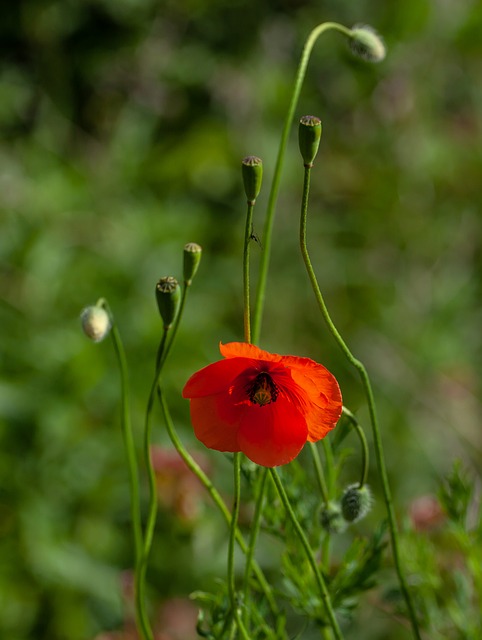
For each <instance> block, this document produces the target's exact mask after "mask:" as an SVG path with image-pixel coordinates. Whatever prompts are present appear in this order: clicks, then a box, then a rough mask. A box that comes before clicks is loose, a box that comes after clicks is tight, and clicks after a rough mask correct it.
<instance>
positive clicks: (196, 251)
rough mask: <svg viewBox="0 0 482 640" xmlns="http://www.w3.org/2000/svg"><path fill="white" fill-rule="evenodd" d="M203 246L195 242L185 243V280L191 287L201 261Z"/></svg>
mask: <svg viewBox="0 0 482 640" xmlns="http://www.w3.org/2000/svg"><path fill="white" fill-rule="evenodd" d="M201 255H202V247H201V246H200V245H198V244H196V243H195V242H188V243H187V244H186V245H184V272H183V277H184V282H185V283H186V284H187V286H188V287H189V286H190V285H191V282H192V279H193V278H194V276H195V275H196V272H197V270H198V267H199V263H200V262H201Z"/></svg>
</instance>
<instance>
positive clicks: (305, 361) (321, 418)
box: [283, 356, 342, 442]
mask: <svg viewBox="0 0 482 640" xmlns="http://www.w3.org/2000/svg"><path fill="white" fill-rule="evenodd" d="M283 364H285V365H286V366H287V367H289V368H290V369H291V376H292V378H293V381H294V382H295V383H296V385H297V386H298V387H299V388H300V389H301V390H302V391H303V393H304V395H305V402H306V403H307V406H306V407H305V418H306V422H307V425H308V440H309V441H310V442H317V441H318V440H320V439H321V438H323V437H324V436H325V435H326V434H327V433H328V432H329V431H330V430H331V429H333V428H334V427H335V425H336V423H337V422H338V420H339V418H340V415H341V410H342V398H341V392H340V387H339V386H338V382H337V381H336V378H335V376H334V375H333V374H331V373H330V372H329V371H328V369H326V368H325V367H323V366H322V365H321V364H318V363H317V362H315V361H314V360H311V359H310V358H297V357H294V356H286V357H285V358H283Z"/></svg>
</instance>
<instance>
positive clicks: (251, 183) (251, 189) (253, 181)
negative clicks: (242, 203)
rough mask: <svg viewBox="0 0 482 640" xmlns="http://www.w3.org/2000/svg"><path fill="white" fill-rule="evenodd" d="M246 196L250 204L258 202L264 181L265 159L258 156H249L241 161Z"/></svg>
mask: <svg viewBox="0 0 482 640" xmlns="http://www.w3.org/2000/svg"><path fill="white" fill-rule="evenodd" d="M241 169H242V172H243V183H244V191H245V193H246V198H247V199H248V202H249V203H250V204H254V203H255V202H256V198H257V197H258V195H259V192H260V191H261V183H262V181H263V161H262V160H261V158H258V157H256V156H247V157H246V158H244V160H243V161H242V163H241Z"/></svg>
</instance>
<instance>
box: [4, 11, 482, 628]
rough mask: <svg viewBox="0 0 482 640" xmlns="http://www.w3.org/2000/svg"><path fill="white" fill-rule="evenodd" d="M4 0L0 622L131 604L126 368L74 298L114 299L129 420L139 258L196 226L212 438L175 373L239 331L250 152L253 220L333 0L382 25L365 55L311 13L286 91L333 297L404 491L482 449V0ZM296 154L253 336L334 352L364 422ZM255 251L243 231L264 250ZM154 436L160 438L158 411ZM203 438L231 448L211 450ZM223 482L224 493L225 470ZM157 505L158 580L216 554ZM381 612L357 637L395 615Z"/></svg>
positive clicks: (140, 331) (193, 317)
mask: <svg viewBox="0 0 482 640" xmlns="http://www.w3.org/2000/svg"><path fill="white" fill-rule="evenodd" d="M9 4H10V6H9V7H8V9H7V8H6V9H5V13H4V16H3V18H2V21H1V23H0V34H1V42H0V48H1V61H0V128H1V132H2V135H1V140H2V142H1V147H0V167H1V168H0V252H1V270H0V298H1V300H0V322H1V328H2V331H1V338H0V358H1V374H2V375H1V384H0V611H1V615H0V637H1V638H6V639H8V640H27V639H28V640H43V639H44V638H45V639H47V638H49V640H56V639H59V640H63V639H68V640H70V639H72V640H84V639H87V640H88V639H90V638H93V637H95V636H96V634H98V633H100V632H101V631H105V630H108V629H116V628H120V627H121V626H122V624H123V619H124V616H125V611H124V610H123V605H122V595H121V591H122V588H121V585H122V584H123V582H122V581H123V577H122V576H124V577H125V573H124V572H125V571H126V570H127V569H129V567H131V565H132V550H131V533H130V527H129V515H128V514H129V498H128V485H127V474H126V468H125V461H124V451H123V448H122V440H121V433H120V429H119V392H118V373H117V370H116V367H115V358H114V354H113V350H112V348H111V344H110V342H109V341H106V342H104V343H102V344H100V345H93V344H92V343H90V342H89V341H88V340H86V338H85V336H83V334H82V333H81V331H80V323H79V313H80V311H81V309H82V308H83V307H84V306H85V305H88V304H94V303H95V301H96V300H97V299H98V298H99V297H101V296H105V297H107V298H108V300H109V302H110V305H111V307H112V309H113V311H114V314H115V316H116V319H117V323H118V325H119V328H120V330H121V332H122V335H123V338H124V341H125V346H126V349H127V352H128V360H129V366H130V374H131V383H132V397H133V417H134V424H135V425H136V427H135V428H136V434H137V436H139V435H140V430H141V425H142V417H143V411H144V407H145V403H146V400H147V395H148V390H149V386H150V383H151V376H152V373H153V367H154V358H155V351H156V348H157V343H158V340H159V337H160V330H161V324H160V320H159V318H158V315H157V310H156V306H155V299H154V286H155V283H156V281H157V279H158V278H159V277H161V276H163V275H170V274H172V275H178V276H181V263H182V248H183V245H184V244H185V243H186V242H189V241H194V242H198V243H199V244H201V245H202V246H203V249H204V253H203V261H202V264H201V268H200V271H199V273H198V276H197V278H196V280H195V283H194V286H193V291H192V295H191V297H190V300H189V303H188V310H187V313H186V317H185V321H184V324H183V326H182V328H181V331H180V335H179V341H178V343H177V345H176V347H175V349H174V350H173V353H172V358H171V361H170V366H169V367H168V373H167V374H166V384H167V386H168V389H169V392H170V397H171V404H172V411H173V414H174V417H175V418H176V422H177V424H178V427H179V429H180V431H181V434H182V436H183V438H184V440H185V441H187V442H191V443H192V446H193V448H194V449H197V450H201V448H202V447H201V446H200V445H196V444H195V443H194V442H192V436H191V432H190V426H189V419H188V408H187V404H186V402H185V401H183V400H182V399H181V397H180V390H181V388H182V385H183V384H184V382H185V380H186V379H187V378H188V376H189V375H190V374H191V373H192V372H193V371H194V370H196V369H198V368H200V367H201V366H204V365H206V364H207V363H209V362H212V361H214V360H216V359H218V357H219V356H218V347H217V345H218V342H219V341H220V340H221V341H223V342H227V341H231V340H240V339H242V287H241V256H242V233H243V227H244V215H245V203H244V198H243V194H242V188H241V180H240V160H241V158H243V157H244V156H245V155H248V154H255V155H258V156H261V157H262V158H263V161H264V167H265V183H264V189H263V193H262V195H261V197H260V199H259V201H258V202H259V205H258V207H257V209H256V211H255V230H256V232H257V233H258V235H260V236H261V234H262V228H263V216H264V210H265V205H266V199H267V193H268V186H269V180H270V177H271V175H272V171H273V166H274V160H275V157H276V151H277V145H278V141H279V136H280V133H281V127H282V123H283V119H284V116H285V113H286V109H287V105H288V102H289V97H290V92H291V88H292V82H293V78H294V74H295V70H296V67H297V64H298V60H299V56H300V52H301V49H302V46H303V42H304V40H305V38H306V36H307V34H308V33H309V31H310V30H311V29H312V28H313V27H314V26H315V25H316V24H318V23H319V22H322V21H324V20H336V21H338V22H342V23H344V24H347V26H352V25H353V24H355V23H360V22H361V23H369V24H371V25H373V26H374V27H375V28H376V29H377V30H378V31H379V32H380V33H381V34H382V35H383V36H384V39H385V42H386V45H387V49H388V56H387V58H386V60H385V61H384V62H383V63H381V64H380V65H376V66H371V65H368V64H366V63H364V62H362V61H360V60H357V59H354V58H353V56H352V55H351V54H350V52H349V51H348V49H347V47H346V44H345V43H344V42H343V39H342V38H341V36H339V35H337V34H334V33H330V34H328V35H326V36H324V37H322V39H321V40H320V41H319V43H318V44H317V46H316V47H315V50H314V54H313V57H312V60H311V63H310V66H309V69H308V73H307V79H306V84H305V87H304V89H303V92H302V95H301V99H300V104H299V108H298V114H297V115H299V116H301V115H304V114H307V113H310V114H314V115H317V116H319V117H320V118H321V119H322V121H323V126H324V133H323V138H322V144H321V148H320V153H319V159H318V162H317V164H316V165H315V169H314V171H313V182H312V198H311V204H310V214H309V244H310V247H311V251H312V255H313V261H314V265H315V268H316V271H317V273H318V276H319V280H320V283H321V286H322V289H323V291H324V292H325V296H326V300H327V303H328V306H329V308H330V310H331V312H332V316H333V318H334V319H335V321H336V323H337V325H338V327H339V329H340V331H341V332H342V334H343V335H344V336H345V338H346V340H347V342H348V343H349V344H350V345H351V347H352V349H353V351H354V352H355V354H357V355H358V356H359V357H360V358H361V359H363V360H364V362H365V363H366V365H367V367H368V369H369V371H370V374H371V376H372V381H373V384H374V388H375V393H376V397H377V401H378V407H379V412H380V418H381V425H382V428H383V432H384V442H385V445H386V455H387V460H388V464H389V474H390V479H391V482H392V486H393V489H394V494H395V497H396V500H397V514H398V515H399V518H400V519H403V518H404V517H405V515H406V513H407V511H408V507H409V504H410V502H411V501H412V500H413V499H415V498H416V497H418V496H420V495H424V494H427V493H431V492H433V491H434V487H435V485H436V483H437V482H438V481H439V479H440V477H441V476H443V475H444V474H445V473H446V472H447V470H448V469H449V468H450V466H451V463H452V460H453V459H454V458H461V459H463V460H464V461H465V464H466V465H467V466H468V467H469V468H472V469H474V470H476V469H477V468H478V467H480V463H481V453H482V443H481V438H480V418H481V403H480V391H481V388H480V376H479V373H480V361H481V355H482V354H481V335H482V332H481V326H482V307H481V303H480V301H481V283H482V280H481V268H482V264H481V261H482V258H481V256H482V251H481V237H482V224H481V207H480V203H481V195H480V185H481V176H482V144H481V142H482V141H481V127H482V116H481V114H482V73H481V70H482V65H481V62H482V37H481V33H482V8H481V5H480V3H479V2H476V1H475V0H473V1H472V0H446V1H442V0H432V1H428V0H404V2H400V3H389V2H382V1H381V0H378V1H377V0H360V1H358V2H356V3H354V2H349V1H348V0H345V1H343V0H341V1H340V0H318V1H317V2H314V1H313V0H279V1H278V2H276V1H275V0H269V1H266V2H263V3H260V2H259V1H258V0H231V1H230V2H226V0H160V1H157V2H156V1H154V0H83V1H79V0H24V1H19V2H12V3H9ZM301 181H302V166H301V163H300V160H299V157H298V150H297V142H296V135H295V129H294V130H293V135H292V136H291V138H290V143H289V149H288V156H287V161H286V164H285V170H284V174H283V183H282V188H281V193H280V198H279V206H278V210H277V219H276V225H275V236H274V247H273V249H274V250H273V256H272V271H271V278H270V281H269V287H268V292H267V307H266V314H265V319H264V324H263V332H262V339H261V344H260V346H262V347H263V348H266V349H268V350H272V351H275V352H278V353H293V354H297V355H304V356H305V355H306V356H310V357H312V358H314V359H316V360H318V361H321V362H323V363H324V364H325V365H326V366H327V367H328V368H329V369H330V370H331V371H333V373H335V375H336V376H337V377H338V379H339V381H340V384H341V386H342V389H343V393H344V400H345V403H346V404H347V405H348V406H349V407H351V409H352V410H355V411H357V412H358V415H359V416H360V418H361V420H362V421H364V422H365V423H366V424H367V425H368V419H367V412H366V407H365V404H364V399H363V394H362V391H361V389H360V385H359V383H358V380H357V377H356V375H354V373H353V371H351V370H350V369H349V367H348V366H347V364H346V362H345V361H344V359H343V357H342V354H341V352H340V351H339V350H338V348H337V347H336V345H334V344H333V341H332V340H331V338H330V337H329V335H328V333H327V331H326V330H325V328H324V327H323V325H322V324H321V321H320V316H319V314H318V312H317V308H316V305H315V303H314V300H313V297H312V295H311V291H310V288H309V284H308V281H307V279H306V277H305V275H304V270H303V266H302V261H301V258H300V256H299V250H298V247H297V225H298V212H299V203H300V192H301ZM261 241H262V237H261ZM260 251H261V249H260V248H259V247H258V246H257V245H255V244H253V245H252V255H253V268H254V269H255V268H256V265H257V262H258V260H259V255H260ZM155 440H156V442H159V443H161V444H165V443H166V439H165V436H164V435H163V433H162V428H161V427H160V426H158V427H157V428H156V435H155ZM208 457H209V460H210V464H211V465H212V467H213V468H215V469H216V468H217V469H218V471H219V472H220V473H221V476H222V472H223V469H224V466H226V467H227V465H226V462H225V461H224V460H223V459H222V456H218V455H209V456H208ZM355 464H357V463H356V462H355ZM213 473H214V471H213ZM371 475H372V478H371V483H372V485H373V488H374V491H375V493H376V494H377V495H378V496H380V493H379V489H378V483H377V479H376V473H375V469H373V473H372V474H371ZM221 488H222V492H223V493H225V494H227V495H229V491H230V485H229V482H227V483H226V484H225V485H223V486H222V487H221ZM198 499H199V501H200V502H201V500H202V498H201V497H200V496H199V498H198ZM380 509H381V508H380ZM382 512H383V510H381V511H380V515H381V514H382ZM161 515H162V517H161V520H160V523H159V527H158V529H159V531H158V538H157V542H156V548H155V550H154V554H153V556H154V557H153V569H152V572H151V576H150V581H151V588H152V593H153V597H154V600H156V599H157V600H159V601H161V600H162V599H166V598H170V597H172V596H177V595H180V596H182V595H186V594H188V593H190V591H192V590H193V589H196V588H199V587H200V586H202V585H205V582H206V580H207V578H206V576H209V575H210V574H212V573H216V572H218V573H219V574H220V575H223V571H224V554H223V553H220V551H219V548H220V545H222V544H223V540H224V539H225V537H224V529H223V525H222V524H221V522H220V520H219V519H218V518H217V516H215V514H214V512H213V510H212V508H211V506H207V505H206V506H205V512H203V514H202V515H203V517H202V518H201V517H199V518H198V519H197V521H196V523H195V526H193V525H192V524H186V523H185V522H182V521H181V520H180V519H179V517H178V514H177V515H176V513H175V509H174V511H172V510H169V509H168V508H166V509H165V510H164V511H163V512H162V514H161ZM124 582H125V580H124ZM125 588H126V587H125V585H124V590H125ZM380 615H381V614H380ZM381 617H382V618H383V616H381ZM377 624H378V626H379V627H380V630H378V627H372V628H371V629H369V628H365V629H363V628H362V629H360V628H359V629H358V631H357V633H356V634H355V635H353V636H350V635H349V634H348V636H347V637H357V638H365V637H370V638H372V639H373V638H374V637H377V638H378V637H379V638H385V637H387V635H386V630H385V628H384V626H383V620H382V621H381V622H380V621H379V622H378V623H377ZM377 634H378V635H377ZM166 637H169V638H170V639H172V638H175V637H176V636H174V635H171V636H166ZM183 637H185V638H187V635H185V636H183ZM390 637H395V636H394V635H392V636H390ZM400 637H406V636H404V635H403V633H402V635H401V636H400Z"/></svg>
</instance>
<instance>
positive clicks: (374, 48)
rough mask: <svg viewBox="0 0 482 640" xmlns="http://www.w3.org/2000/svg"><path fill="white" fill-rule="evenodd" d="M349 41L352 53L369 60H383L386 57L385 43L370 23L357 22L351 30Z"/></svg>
mask: <svg viewBox="0 0 482 640" xmlns="http://www.w3.org/2000/svg"><path fill="white" fill-rule="evenodd" d="M349 43H350V49H351V51H352V53H353V54H354V55H356V56H358V57H359V58H363V60H366V61H367V62H381V61H382V60H383V59H384V58H385V55H386V49H385V44H384V42H383V40H382V38H381V37H380V36H379V35H378V33H377V32H376V31H375V29H373V27H370V26H369V25H365V24H356V25H355V26H354V27H353V28H352V30H351V35H350V40H349Z"/></svg>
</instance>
